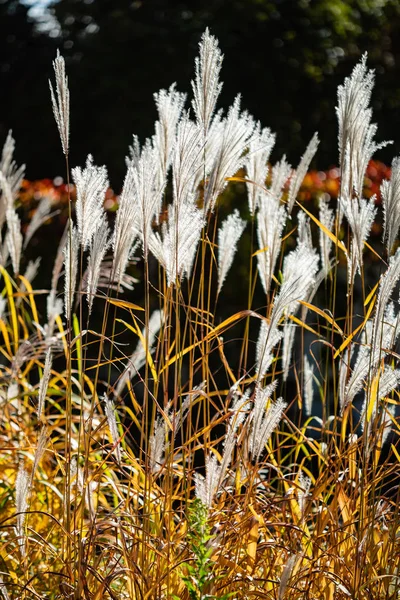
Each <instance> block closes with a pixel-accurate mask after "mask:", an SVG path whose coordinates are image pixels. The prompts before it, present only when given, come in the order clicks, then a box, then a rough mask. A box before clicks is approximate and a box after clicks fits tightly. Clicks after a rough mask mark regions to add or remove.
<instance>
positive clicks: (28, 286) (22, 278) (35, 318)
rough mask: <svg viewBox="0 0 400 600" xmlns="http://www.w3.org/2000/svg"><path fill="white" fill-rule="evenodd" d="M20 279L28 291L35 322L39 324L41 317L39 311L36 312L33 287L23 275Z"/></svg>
mask: <svg viewBox="0 0 400 600" xmlns="http://www.w3.org/2000/svg"><path fill="white" fill-rule="evenodd" d="M19 278H20V280H21V281H22V283H23V284H24V286H25V288H26V290H27V292H28V297H29V302H30V305H31V309H32V317H33V320H34V321H35V322H36V323H39V316H38V313H37V310H36V302H35V296H34V293H33V289H32V286H31V284H30V282H29V281H28V280H27V278H26V277H24V276H23V275H20V276H19Z"/></svg>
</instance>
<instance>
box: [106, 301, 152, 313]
mask: <svg viewBox="0 0 400 600" xmlns="http://www.w3.org/2000/svg"><path fill="white" fill-rule="evenodd" d="M107 302H108V303H109V304H113V305H114V306H119V307H120V308H127V309H132V310H142V311H144V308H142V307H141V306H138V305H137V304H133V303H132V302H127V301H126V300H115V298H107Z"/></svg>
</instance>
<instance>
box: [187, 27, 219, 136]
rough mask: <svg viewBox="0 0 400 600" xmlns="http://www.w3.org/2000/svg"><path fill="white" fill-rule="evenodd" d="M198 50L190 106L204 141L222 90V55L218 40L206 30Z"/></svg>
mask: <svg viewBox="0 0 400 600" xmlns="http://www.w3.org/2000/svg"><path fill="white" fill-rule="evenodd" d="M199 49H200V56H199V57H198V58H196V60H195V66H196V79H195V81H192V89H193V95H194V98H193V103H192V104H193V110H194V112H195V115H196V119H197V123H198V125H199V127H200V128H201V130H202V131H203V136H204V139H205V138H207V133H208V130H209V127H210V123H211V119H212V116H213V114H214V111H215V106H216V103H217V99H218V96H219V95H220V92H221V89H222V83H220V81H219V75H220V72H221V66H222V60H223V55H222V54H221V51H220V49H219V47H218V40H217V39H216V38H215V37H214V36H213V35H211V34H210V32H209V30H208V28H207V29H206V30H205V32H204V33H203V35H202V38H201V41H200V44H199Z"/></svg>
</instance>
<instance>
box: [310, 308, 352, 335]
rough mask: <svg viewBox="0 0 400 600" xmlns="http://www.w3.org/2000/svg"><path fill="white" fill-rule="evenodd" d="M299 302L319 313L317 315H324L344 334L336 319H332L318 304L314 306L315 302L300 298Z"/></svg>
mask: <svg viewBox="0 0 400 600" xmlns="http://www.w3.org/2000/svg"><path fill="white" fill-rule="evenodd" d="M299 303H300V304H302V305H303V306H305V307H306V308H308V309H309V310H312V311H313V312H315V313H317V315H319V316H320V317H323V318H324V319H325V320H326V321H328V323H330V324H331V325H332V326H333V327H334V328H335V329H336V331H338V332H339V333H340V335H344V333H343V331H342V329H341V328H340V327H339V325H338V324H337V323H336V321H335V320H334V319H332V317H330V316H329V315H328V314H327V313H326V312H324V311H323V310H321V309H320V308H318V307H317V306H314V305H313V304H309V303H308V302H306V301H305V300H299Z"/></svg>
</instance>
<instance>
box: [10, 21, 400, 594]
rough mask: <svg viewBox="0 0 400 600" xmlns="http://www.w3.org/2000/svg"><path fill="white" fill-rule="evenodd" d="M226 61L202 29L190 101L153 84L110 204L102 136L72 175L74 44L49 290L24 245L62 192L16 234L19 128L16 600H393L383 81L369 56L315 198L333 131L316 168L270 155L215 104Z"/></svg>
mask: <svg viewBox="0 0 400 600" xmlns="http://www.w3.org/2000/svg"><path fill="white" fill-rule="evenodd" d="M222 61H223V56H222V53H221V50H220V48H219V45H218V41H217V40H216V38H215V37H213V36H212V35H211V34H210V32H209V31H208V30H207V31H206V32H205V33H204V35H203V36H202V38H201V41H200V48H199V58H198V59H197V60H196V63H195V77H194V80H193V82H192V89H193V100H192V109H193V116H192V115H191V113H190V111H189V110H187V109H185V102H186V97H185V95H184V94H181V93H179V92H178V91H177V90H176V85H175V84H173V85H172V86H171V87H170V88H169V89H168V90H161V91H160V92H159V93H158V94H155V96H154V99H155V103H156V107H157V110H158V120H157V122H156V124H155V130H154V134H153V135H152V136H150V137H149V138H148V139H147V140H146V141H145V142H144V143H143V144H142V145H141V144H140V142H139V140H138V139H137V138H136V137H134V138H133V144H132V147H131V148H130V150H129V156H128V157H127V159H126V164H127V174H126V177H125V180H124V183H123V186H122V191H121V195H120V197H119V208H118V210H117V212H116V214H110V213H107V212H106V211H105V210H104V199H105V195H106V191H107V186H108V177H107V170H106V167H105V166H96V163H95V155H96V149H93V151H94V152H93V154H94V158H92V156H91V155H89V156H88V159H87V161H86V165H85V166H84V167H83V168H81V167H74V168H73V169H72V170H71V174H70V164H71V161H73V155H74V152H73V138H72V140H71V143H70V138H69V92H68V81H67V77H66V72H65V64H64V60H63V58H62V57H61V56H60V55H59V54H58V55H57V57H56V59H55V62H54V70H55V79H56V87H55V90H53V88H52V86H50V87H51V101H52V105H53V111H54V115H55V119H56V124H57V127H58V129H59V133H60V139H61V145H62V150H63V153H64V155H65V160H66V180H67V184H68V190H69V208H68V212H69V220H68V225H67V227H66V230H65V232H64V235H63V238H62V240H61V241H60V245H59V248H58V250H55V260H54V269H53V275H52V280H51V282H49V291H48V293H47V292H46V295H45V297H44V294H43V290H39V289H38V290H36V289H35V288H33V287H32V286H33V283H32V281H33V277H34V275H35V272H36V271H37V269H38V268H40V267H39V261H36V262H35V263H28V257H29V252H30V247H31V246H30V245H31V243H32V240H34V239H35V235H36V231H37V229H38V227H40V226H41V224H42V223H43V222H44V221H45V220H46V219H47V220H48V219H54V218H55V217H56V216H57V215H55V214H54V213H52V212H51V210H52V206H51V203H50V202H47V201H43V203H41V204H40V205H39V207H38V209H37V213H36V215H35V216H34V217H33V220H32V223H31V225H28V227H25V223H22V224H21V217H20V215H19V213H18V211H17V203H16V200H17V196H18V189H19V187H20V184H21V178H22V175H23V167H17V165H16V164H15V161H14V159H13V152H14V146H15V142H14V140H13V138H12V135H11V133H10V134H9V135H8V137H7V139H6V141H5V145H4V149H3V152H2V157H1V161H0V188H1V195H0V224H1V227H2V232H1V233H2V237H1V240H2V242H1V248H0V256H1V264H0V273H1V279H2V284H3V291H2V303H1V311H0V313H1V314H0V351H1V379H0V436H1V446H2V448H3V450H2V453H1V455H0V506H1V513H0V522H1V528H0V558H1V561H0V593H1V595H2V596H3V597H4V598H6V599H15V600H17V599H18V600H19V599H21V600H31V599H32V598H39V599H43V600H44V599H48V600H58V599H64V598H65V599H67V598H68V599H74V600H81V599H83V598H84V599H85V600H86V599H87V600H89V599H90V600H100V599H103V598H104V599H110V600H114V599H118V600H120V599H127V600H128V599H129V600H143V599H145V598H147V599H150V598H157V599H165V600H172V599H174V598H179V599H181V600H190V598H202V599H206V598H215V599H217V598H219V599H220V600H222V599H225V598H235V599H247V598H270V599H271V600H272V599H273V600H276V599H277V598H278V599H279V600H284V599H285V598H287V599H289V598H291V599H292V598H298V599H299V600H300V598H301V599H304V598H310V599H311V598H323V599H324V600H331V599H332V600H333V599H336V598H338V599H341V598H353V599H355V600H367V599H368V600H369V599H371V598H372V599H375V598H376V599H382V600H383V599H385V600H390V599H393V600H394V599H395V598H397V597H398V595H399V591H400V572H399V556H400V541H399V540H400V537H399V533H400V518H399V514H398V510H397V504H398V502H399V501H400V497H399V492H398V489H399V477H400V448H399V433H400V427H399V422H398V404H399V395H398V385H399V382H400V369H399V368H398V364H397V363H398V360H399V356H400V355H399V352H398V347H397V340H398V334H399V333H400V327H399V307H398V284H399V279H400V250H397V251H396V245H397V242H396V237H397V234H398V229H399V220H400V217H399V214H398V208H396V201H397V200H396V198H397V195H398V191H397V189H396V186H397V187H398V179H399V165H398V160H399V159H397V158H396V159H394V161H393V167H392V180H391V181H388V182H384V183H383V185H382V199H383V211H382V209H381V208H380V206H379V203H378V202H377V201H376V199H375V198H372V199H369V200H366V199H365V198H364V195H363V194H364V190H363V181H364V176H365V171H366V168H367V165H368V162H369V160H370V159H371V158H372V156H373V154H374V153H375V152H376V151H378V150H379V149H380V147H382V145H383V144H379V143H376V142H375V141H374V139H375V135H376V133H377V126H376V125H375V124H373V123H372V121H371V119H372V111H371V108H370V106H369V105H370V99H371V94H372V90H373V83H374V74H373V72H372V71H370V70H368V69H367V57H366V56H364V57H363V58H362V60H361V62H360V63H359V64H358V65H357V66H356V67H355V69H354V71H353V73H352V74H351V75H350V76H349V77H348V78H347V79H346V80H345V82H344V84H343V85H342V86H340V87H339V90H338V106H337V114H338V129H339V144H338V152H337V150H335V149H333V150H332V161H334V160H335V158H336V156H338V160H339V166H340V170H341V185H340V194H339V198H338V202H337V203H335V202H334V201H333V200H332V201H330V202H328V200H327V199H326V198H324V199H321V202H320V205H319V207H318V206H315V207H314V206H311V205H310V204H308V205H303V204H300V203H299V201H298V193H299V189H300V186H301V183H302V180H303V178H304V176H305V175H306V173H307V170H308V168H309V166H310V163H311V161H312V160H314V158H313V157H314V155H315V153H316V152H317V147H318V143H319V138H318V135H317V134H315V135H314V136H313V138H312V139H311V141H310V143H309V145H308V147H307V148H306V150H305V152H304V154H303V157H302V158H301V159H300V161H299V166H298V167H297V169H292V167H291V166H290V165H289V164H288V162H287V160H286V158H285V157H281V158H280V160H277V161H276V162H275V164H272V165H270V164H269V163H270V156H271V151H272V148H273V146H274V143H275V134H273V133H272V132H271V130H270V129H269V128H263V127H262V125H261V124H260V123H256V122H255V121H254V119H253V118H252V117H251V115H249V114H248V113H247V112H246V111H242V109H241V105H240V97H239V96H238V97H237V98H235V99H233V104H232V106H231V108H230V109H228V111H227V112H226V114H224V113H223V112H222V111H218V108H217V101H218V97H219V93H220V90H221V85H222V83H221V81H220V74H221V72H222ZM70 179H71V180H72V181H74V184H75V186H76V190H77V201H76V205H75V206H74V205H73V203H72V201H71V194H70V190H71V186H70ZM243 192H247V195H248V199H247V200H244V201H243ZM381 221H383V223H384V231H383V239H382V241H378V242H376V240H375V241H374V240H373V239H372V237H371V232H372V231H373V230H374V227H375V228H376V226H377V224H378V223H379V222H381ZM24 231H26V233H25V236H24V235H23V234H24ZM371 256H373V257H374V260H375V263H374V264H378V265H379V269H378V270H379V271H380V272H379V274H378V272H377V271H378V270H377V269H376V268H371V264H373V263H372V260H371ZM383 257H384V258H383ZM20 271H21V272H24V273H25V274H26V276H22V275H20V274H19V273H20ZM133 275H134V276H135V277H133ZM62 277H63V282H64V287H63V286H62V282H61V281H59V280H60V279H61V278H62ZM133 283H134V285H133ZM62 299H63V300H62ZM45 304H47V314H46V311H45V310H44V305H45ZM63 305H64V306H63Z"/></svg>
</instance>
